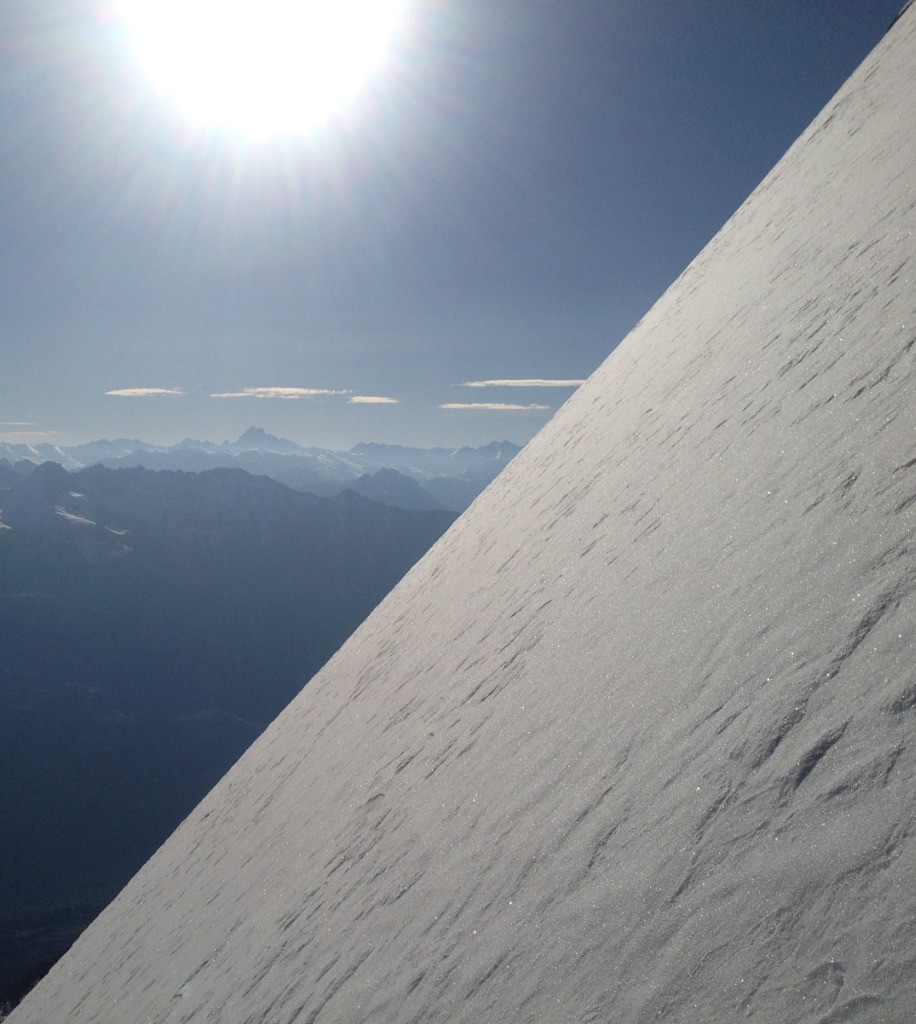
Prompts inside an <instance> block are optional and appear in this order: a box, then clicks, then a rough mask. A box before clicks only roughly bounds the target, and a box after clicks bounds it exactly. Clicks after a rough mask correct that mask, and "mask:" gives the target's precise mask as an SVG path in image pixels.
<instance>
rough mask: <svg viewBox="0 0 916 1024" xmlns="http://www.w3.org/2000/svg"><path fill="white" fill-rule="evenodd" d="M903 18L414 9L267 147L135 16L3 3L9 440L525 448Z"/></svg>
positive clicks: (583, 5) (646, 4)
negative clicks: (238, 125)
mask: <svg viewBox="0 0 916 1024" xmlns="http://www.w3.org/2000/svg"><path fill="white" fill-rule="evenodd" d="M901 3H902V0H869V2H868V3H863V2H862V0H805V2H798V0H795V2H791V3H790V2H783V0H768V2H766V3H753V4H744V3H741V4H737V3H734V0H728V2H725V0H704V2H702V3H700V2H694V3H690V2H688V3H673V2H670V0H664V2H663V0H603V2H598V0H563V2H560V0H553V2H539V0H524V2H523V0H499V2H494V0H487V2H483V0H452V2H450V0H414V2H411V3H409V4H408V10H407V15H406V21H405V25H404V28H403V31H402V33H401V35H400V36H399V38H398V42H397V44H396V46H395V47H394V51H393V52H392V54H391V58H390V60H389V62H388V65H387V66H386V67H385V68H384V69H383V71H382V72H380V73H379V74H378V75H377V77H376V78H375V79H374V80H373V81H372V83H371V85H370V86H368V87H367V88H366V90H365V91H364V92H363V93H362V94H361V95H360V96H359V97H358V98H357V99H356V100H355V101H354V102H353V104H352V105H351V106H350V107H348V108H347V109H346V110H344V111H343V112H342V113H341V114H340V115H339V116H338V117H337V118H336V119H334V120H333V121H332V122H331V123H329V124H328V125H327V126H326V127H325V128H324V129H323V130H321V131H318V132H316V133H313V134H311V135H308V136H304V137H284V138H267V139H261V140H258V141H256V142H251V141H245V140H243V139H240V138H238V137H235V136H232V135H230V134H226V133H224V132H220V131H218V130H205V129H202V128H200V127H196V126H194V125H192V124H189V123H188V122H187V121H185V120H184V119H182V117H181V116H180V114H179V113H178V112H177V111H175V110H174V109H172V108H171V107H169V106H168V105H167V104H166V103H164V102H163V101H162V99H161V98H160V97H159V96H157V95H156V93H155V92H154V90H153V89H152V88H151V86H150V84H149V82H148V80H147V79H146V78H145V77H144V75H143V73H142V71H141V69H140V67H139V66H138V65H137V62H136V60H135V59H134V55H133V52H132V50H131V49H130V47H129V45H128V41H127V39H126V38H125V36H124V33H123V31H122V29H121V27H120V26H119V24H118V22H117V21H116V20H115V19H114V18H113V17H112V13H111V12H112V10H113V9H114V7H113V3H112V2H102V0H43V2H42V3H41V4H37V3H31V4H29V3H25V2H24V0H23V2H20V0H0V29H2V46H3V53H2V55H0V57H2V65H0V118H2V123H0V128H2V131H0V155H2V160H3V167H4V175H3V178H2V184H0V189H2V193H0V194H2V203H0V239H2V248H0V260H2V273H0V346H2V348H0V439H4V440H50V441H55V442H59V443H75V442H79V441H86V440H90V439H94V438H98V437H117V436H122V437H123V436H127V437H139V438H142V439H144V440H149V441H159V442H163V443H170V442H174V441H177V440H179V439H181V438H183V437H186V436H192V437H206V438H209V439H212V440H217V441H219V440H223V439H224V438H234V437H237V436H238V435H239V434H241V433H242V432H243V431H244V430H245V428H246V427H248V426H250V425H251V424H254V423H256V424H258V425H260V426H263V427H264V428H265V429H267V430H269V431H271V432H273V433H276V434H280V435H283V436H286V437H290V438H293V439H295V440H297V441H299V442H301V443H307V444H319V445H323V446H328V447H336V448H344V447H349V446H350V445H352V444H354V443H356V442H357V441H359V440H368V441H386V442H393V443H405V444H420V445H432V444H446V445H452V444H480V443H485V442H486V441H489V440H492V439H495V438H500V439H501V438H508V439H511V440H514V441H517V442H524V441H525V440H527V439H528V438H529V437H531V436H532V435H533V434H534V433H535V432H536V431H537V430H538V429H539V428H540V427H541V426H542V425H543V424H544V423H545V422H546V420H547V419H548V418H549V416H550V414H551V412H552V411H553V410H554V409H556V408H557V407H558V406H559V405H560V404H561V403H562V401H563V400H564V399H565V398H566V397H567V396H568V395H569V394H570V387H569V386H568V385H566V386H556V387H552V386H551V387H548V386H534V385H533V384H532V383H531V382H533V381H557V380H560V381H575V380H578V379H582V378H584V377H587V376H588V375H589V374H590V373H591V372H592V371H593V370H594V369H595V368H596V367H597V366H598V365H599V364H600V363H601V362H602V361H603V360H604V358H605V357H606V356H607V355H608V354H609V353H610V352H611V350H612V349H613V348H614V346H615V345H616V344H617V343H618V342H619V341H620V340H622V338H623V337H624V336H625V335H626V334H627V332H628V331H629V329H630V328H631V327H632V326H633V325H634V323H635V322H636V321H637V320H638V319H639V318H640V317H641V316H642V314H643V313H644V312H645V311H646V310H647V309H648V308H649V306H650V305H651V304H652V303H653V301H654V300H655V299H656V298H657V297H658V296H659V295H660V294H661V293H662V292H663V291H664V290H665V288H666V287H667V286H668V284H670V282H671V281H672V280H673V279H674V278H675V277H676V276H677V275H678V274H679V273H680V271H681V270H683V268H684V267H685V266H686V265H687V263H689V262H690V260H691V259H692V258H693V257H694V256H695V255H696V253H697V252H698V251H699V250H700V249H701V248H702V246H703V245H704V244H705V243H706V242H707V241H708V240H709V239H710V238H711V237H712V236H713V235H714V234H715V232H716V231H717V230H718V228H719V227H720V226H721V225H722V224H723V223H724V221H725V220H726V219H727V218H728V217H729V216H730V215H731V213H733V212H734V210H735V209H736V208H737V207H738V205H739V204H740V203H741V202H742V201H743V200H744V199H745V198H746V197H747V195H748V194H749V193H750V192H751V191H752V189H753V188H754V187H755V186H756V184H757V183H758V182H759V181H760V179H761V178H762V177H763V176H764V174H765V173H766V172H767V171H768V170H769V169H770V168H771V167H772V166H773V164H774V163H775V162H776V161H777V160H778V159H779V157H780V156H781V155H782V153H783V152H784V151H785V149H786V148H787V147H788V146H789V145H790V144H791V143H792V142H793V141H794V139H795V138H796V137H797V136H798V134H799V133H800V132H801V131H802V130H803V128H804V127H805V126H806V125H807V123H808V122H809V121H810V120H811V119H812V117H813V116H814V115H815V114H816V113H817V112H818V110H819V109H820V108H821V107H822V106H823V105H824V103H826V101H827V100H828V99H829V98H830V96H831V95H832V94H833V93H834V92H835V91H836V89H837V88H838V87H839V86H840V85H841V84H842V82H843V81H844V80H845V79H846V78H847V77H848V75H849V74H850V73H851V72H852V71H853V70H854V68H855V67H856V66H857V64H858V63H859V62H860V61H861V60H862V59H863V57H864V56H865V55H866V54H867V53H868V51H869V50H870V49H871V48H872V47H873V46H874V45H875V44H876V43H877V42H878V40H879V39H880V37H881V35H882V34H883V32H884V30H885V29H886V27H887V25H888V24H889V23H890V21H891V20H892V18H893V17H894V15H895V14H896V13H897V11H898V9H899V7H900V6H901ZM474 381H476V382H486V381H493V382H497V383H494V384H492V385H489V386H485V387H484V386H479V387H473V388H472V387H466V386H463V385H464V384H465V383H466V382H474ZM508 381H528V382H529V384H528V385H526V386H509V385H508V384H507V383H506V382H508ZM150 390H152V391H153V392H163V393H149V392H150ZM110 392H128V393H126V394H110ZM131 392H133V393H131ZM217 396H220V397H217ZM365 398H376V399H378V398H385V399H389V401H387V402H378V401H375V402H368V401H359V400H358V399H365ZM467 405H471V406H480V405H515V406H521V407H534V408H518V409H513V410H505V409H502V410H501V409H485V408H470V409H468V408H462V407H463V406H467ZM455 406H457V407H458V408H454V407H455Z"/></svg>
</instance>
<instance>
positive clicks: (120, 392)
mask: <svg viewBox="0 0 916 1024" xmlns="http://www.w3.org/2000/svg"><path fill="white" fill-rule="evenodd" d="M105 394H106V395H114V396H115V397H116V398H155V397H156V396H157V395H171V396H173V397H174V396H176V395H183V394H184V391H182V390H181V388H118V389H117V390H116V391H106V392H105Z"/></svg>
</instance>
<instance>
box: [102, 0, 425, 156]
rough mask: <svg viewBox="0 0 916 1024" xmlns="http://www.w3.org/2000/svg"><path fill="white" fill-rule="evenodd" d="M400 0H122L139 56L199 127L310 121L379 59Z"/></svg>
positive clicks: (397, 18) (333, 108)
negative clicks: (331, 2)
mask: <svg viewBox="0 0 916 1024" xmlns="http://www.w3.org/2000/svg"><path fill="white" fill-rule="evenodd" d="M406 7H407V2H406V0H335V3H333V4H328V3H327V2H326V0H121V3H120V4H119V8H118V10H119V17H120V20H121V21H122V23H123V24H124V25H125V27H126V28H127V31H128V35H129V38H130V41H131V45H132V47H133V49H134V51H135V53H136V56H137V59H138V62H139V64H140V66H141V68H142V70H143V72H144V74H145V75H146V76H147V78H148V79H149V80H150V81H151V83H152V84H153V87H154V88H155V89H156V90H157V92H158V93H159V94H160V96H162V97H163V98H164V99H165V100H166V101H168V102H170V103H172V104H173V105H174V106H175V107H176V108H177V109H178V110H180V112H181V113H182V115H183V116H184V117H185V118H187V119H188V120H190V121H191V122H193V123H195V124H197V125H199V126H202V127H204V128H210V129H216V130H223V131H230V132H233V133H237V134H240V135H244V136H254V137H257V136H267V135H278V134H279V135H285V134H300V133H307V132H309V131H312V130H314V129H316V128H318V127H320V126H321V125H323V124H324V123H325V122H327V121H328V119H329V118H331V117H333V115H334V114H335V113H337V112H338V111H340V110H341V109H342V108H343V107H345V106H346V105H347V103H348V102H350V101H351V100H352V99H353V97H354V96H355V95H356V94H357V93H359V91H360V90H361V89H362V88H363V87H365V85H366V83H367V81H368V80H369V79H370V78H371V77H372V76H373V74H375V73H376V72H377V71H378V70H379V68H380V67H381V66H382V65H383V64H384V63H385V60H386V58H387V56H388V55H389V53H390V51H391V48H392V42H393V39H394V37H395V35H396V32H397V30H398V28H399V26H400V25H401V24H403V21H404V14H405V9H406Z"/></svg>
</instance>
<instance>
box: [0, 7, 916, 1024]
mask: <svg viewBox="0 0 916 1024" xmlns="http://www.w3.org/2000/svg"><path fill="white" fill-rule="evenodd" d="M914 110H916V8H911V9H910V10H909V11H907V12H906V14H904V15H903V16H902V17H901V19H900V20H899V21H898V22H897V24H896V25H895V27H894V29H893V30H892V31H891V33H890V34H889V35H888V36H887V37H886V38H885V40H884V41H883V42H882V43H881V44H880V45H879V47H878V48H877V49H876V50H875V52H874V53H873V54H872V55H871V56H870V57H869V58H868V59H867V60H866V61H865V63H864V64H863V66H862V67H861V68H860V69H859V70H858V71H857V72H856V74H855V75H854V76H853V78H852V79H851V80H850V81H849V82H848V83H847V85H846V86H845V87H844V88H843V89H842V90H841V91H840V93H839V94H838V95H837V96H836V97H835V99H834V100H833V101H832V102H831V103H830V104H829V106H828V107H827V108H826V109H825V111H824V112H823V113H822V114H821V115H820V116H819V117H818V118H817V119H816V121H815V122H814V123H813V124H812V126H811V127H810V128H809V129H808V130H807V131H806V132H805V134H804V135H803V136H802V138H801V139H800V140H799V141H798V143H796V145H795V146H794V147H793V148H792V149H791V150H790V151H789V153H788V154H787V155H786V157H785V158H784V159H783V160H782V161H781V162H780V163H779V165H778V166H777V167H776V168H775V170H774V171H773V172H772V173H771V174H770V175H769V176H768V177H767V178H766V179H765V181H764V182H763V183H762V185H761V186H760V187H759V188H758V189H757V190H756V192H755V193H754V194H753V195H752V197H751V198H750V199H749V200H748V202H747V203H746V204H745V205H744V206H743V207H742V208H741V209H740V210H739V211H738V212H737V213H736V214H735V216H734V217H733V218H732V219H731V220H730V221H729V222H728V224H726V226H725V227H724V228H723V229H722V231H721V232H720V233H719V235H717V236H716V238H715V239H714V240H713V241H712V242H711V243H710V244H709V245H708V246H707V248H706V249H705V250H704V251H703V252H702V253H701V254H700V255H699V257H698V258H697V259H696V260H695V261H694V263H693V264H692V265H691V266H690V267H689V268H688V269H687V270H686V271H685V272H684V274H683V275H682V276H681V277H680V278H679V279H678V280H677V281H676V282H675V283H674V285H673V286H672V287H671V289H670V290H669V291H668V292H667V293H666V295H665V296H664V297H663V298H662V299H661V300H660V301H659V302H658V304H657V305H656V306H655V307H654V308H653V309H652V310H651V311H650V312H649V313H648V315H647V316H646V317H645V318H644V320H643V321H642V322H641V323H640V324H639V325H638V326H637V328H636V329H635V330H634V331H633V332H632V334H631V335H630V336H629V338H628V339H627V340H626V341H625V342H624V343H623V344H622V345H621V346H620V348H619V349H618V350H617V351H616V352H615V353H614V354H613V355H612V356H611V358H609V359H608V361H607V362H606V363H605V364H604V365H603V366H602V367H601V368H600V369H599V370H598V372H596V373H595V375H594V376H593V377H592V378H591V379H590V380H589V382H588V383H587V384H586V385H584V386H583V387H582V388H581V389H580V390H579V391H578V392H577V394H576V395H575V396H574V397H573V398H572V399H571V400H570V401H569V402H568V403H567V404H566V405H565V406H564V407H563V408H562V409H561V410H560V412H559V413H558V414H557V415H556V416H555V417H554V419H553V420H552V421H551V423H550V424H549V425H548V426H547V427H546V428H545V429H544V430H543V431H542V433H541V434H540V435H539V436H538V437H537V438H536V439H535V440H534V441H533V442H531V443H530V444H529V445H528V447H527V448H526V449H525V450H524V452H523V453H522V454H521V455H519V456H518V457H517V458H516V459H515V460H514V461H513V462H512V464H511V465H510V466H509V467H508V468H507V469H506V470H505V471H504V472H503V473H502V475H501V476H500V477H499V479H498V480H497V481H496V482H495V484H494V485H493V486H492V487H490V488H489V489H488V490H487V491H486V492H485V493H484V494H483V495H482V496H481V497H480V498H479V499H478V500H477V501H476V502H475V504H474V505H473V506H472V507H471V509H470V510H469V512H468V513H467V514H466V515H464V516H463V517H462V518H461V519H460V520H459V521H458V522H457V523H456V525H455V526H454V527H453V528H452V529H451V531H449V533H448V534H446V536H445V537H444V538H443V539H442V540H441V541H440V542H439V543H438V545H436V546H435V547H434V548H433V549H432V551H431V552H430V553H429V555H427V557H426V558H425V559H423V560H422V561H421V562H420V563H419V564H418V565H417V566H416V567H415V568H414V569H413V570H412V572H411V573H410V574H409V575H408V576H407V577H406V578H405V580H404V582H403V583H402V584H401V585H400V586H399V587H398V588H396V590H395V591H394V592H393V593H392V594H391V595H390V596H389V598H388V599H387V600H386V601H385V602H384V603H383V604H382V605H381V606H380V608H379V609H378V610H377V611H376V613H375V614H373V615H372V616H371V617H370V618H369V620H367V622H366V623H365V624H364V626H363V627H362V628H361V629H360V630H359V631H358V632H357V633H356V634H355V635H354V637H353V638H352V639H351V640H350V641H349V642H348V643H347V644H346V645H345V646H344V648H343V649H342V650H341V651H340V652H339V653H338V654H337V655H336V656H335V657H334V658H333V659H332V660H331V662H330V663H329V664H328V665H327V667H326V668H325V669H324V670H323V671H322V673H320V674H319V675H318V676H317V677H316V678H315V679H314V681H313V682H312V683H311V684H310V685H309V686H308V687H307V688H306V690H305V691H304V692H303V693H302V695H301V696H300V697H299V698H298V699H297V700H296V701H295V702H294V703H293V704H292V705H291V706H290V708H289V709H288V710H287V711H286V712H285V713H284V714H283V715H282V716H281V717H280V718H279V719H278V720H277V722H276V723H275V724H274V725H273V726H272V727H271V729H269V730H268V731H267V733H266V734H265V735H264V736H263V737H262V739H261V740H260V741H259V742H258V743H257V744H256V745H255V746H254V747H253V748H252V749H251V750H250V751H249V753H248V754H247V755H246V756H245V757H244V758H243V759H242V760H241V761H240V762H239V764H238V765H237V766H236V767H235V768H234V769H233V770H232V771H231V772H230V773H229V774H228V775H227V777H226V778H225V779H224V780H223V781H222V782H221V783H220V785H219V786H217V788H216V789H215V790H214V791H213V792H212V793H211V795H210V796H209V797H208V798H207V799H206V800H205V801H204V802H203V803H202V804H201V806H200V807H199V808H198V809H197V810H196V811H195V812H194V813H193V814H192V815H191V816H190V817H189V818H188V820H187V821H186V822H185V823H184V825H183V826H182V827H181V828H180V829H179V831H178V832H177V833H176V834H175V835H174V836H173V837H172V839H171V840H170V841H169V842H168V843H167V844H166V845H165V846H164V847H163V848H162V849H161V850H160V851H159V852H158V853H157V854H156V855H155V856H154V857H153V859H152V860H151V861H150V862H149V864H148V865H147V866H146V867H145V868H144V869H143V870H142V871H141V872H140V874H139V875H138V876H137V877H136V878H135V879H134V880H133V882H132V883H131V884H130V885H129V886H128V888H127V889H126V890H125V891H124V892H123V894H122V895H121V896H120V897H119V898H118V899H117V900H116V901H115V902H114V904H113V905H112V906H111V907H110V908H109V909H108V910H107V911H106V912H105V913H104V914H103V915H102V917H101V918H100V919H99V920H98V921H97V922H96V923H95V925H93V926H92V927H91V928H90V929H89V930H88V932H87V933H86V934H85V935H84V936H83V938H82V939H81V940H80V941H79V942H78V943H77V945H76V946H75V947H74V949H73V950H72V951H71V953H70V954H69V955H68V956H67V957H66V958H65V959H64V960H63V961H62V962H61V963H60V964H59V965H58V966H57V967H56V968H55V969H54V970H53V971H52V973H51V974H50V975H49V976H48V977H47V978H46V979H45V981H44V982H43V983H42V984H41V985H40V986H39V987H38V989H37V990H36V991H35V992H34V993H33V994H32V995H31V997H29V999H27V1000H26V1002H25V1003H24V1004H23V1005H22V1006H21V1007H20V1008H19V1009H18V1011H16V1012H14V1014H13V1016H12V1020H13V1021H14V1022H15V1024H26V1022H36V1024H38V1022H40V1024H49V1022H52V1024H53V1022H62V1021H68V1022H72V1024H76V1022H89V1021H92V1022H112V1024H115V1022H117V1024H125V1022H126V1024H132V1022H138V1024H139V1022H147V1021H152V1022H169V1024H179V1022H191V1021H194V1022H203V1021H208V1020H212V1021H221V1022H224V1024H228V1022H240V1024H241V1022H246V1024H255V1022H258V1024H261V1022H263V1024H268V1022H269V1024H284V1022H294V1021H295V1022H299V1024H306V1022H309V1024H313V1022H320V1024H324V1022H356V1021H359V1022H363V1021H373V1022H386V1024H390V1022H419V1021H442V1022H445V1021H449V1022H465V1021H466V1022H475V1024H480V1022H489V1021H500V1020H506V1021H519V1022H522V1021H524V1022H529V1021H530V1022H534V1021H539V1022H544V1021H546V1022H567V1021H570V1022H571V1021H576V1022H598V1021H602V1022H603V1021H615V1022H648V1021H654V1022H657V1021H663V1022H674V1021H690V1022H692V1024H698V1022H724V1021H733V1020H737V1019H742V1020H745V1019H746V1020H756V1021H767V1022H775V1021H779V1022H794V1021H806V1022H819V1024H828V1022H829V1024H833V1022H839V1021H844V1022H850V1021H870V1022H874V1021H886V1022H891V1021H893V1022H900V1021H908V1020H911V1019H913V1017H914V1014H916V884H914V883H916V735H914V733H916V670H914V666H916V401H914V399H916V310H914V303H916V286H914V285H916V282H914V271H916V259H914V234H913V230H914V227H916V191H914V177H916V131H914V127H916V126H914V113H913V112H914Z"/></svg>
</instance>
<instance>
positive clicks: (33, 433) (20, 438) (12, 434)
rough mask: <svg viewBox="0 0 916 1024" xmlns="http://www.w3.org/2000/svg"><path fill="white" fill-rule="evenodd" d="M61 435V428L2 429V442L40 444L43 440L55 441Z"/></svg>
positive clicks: (0, 437)
mask: <svg viewBox="0 0 916 1024" xmlns="http://www.w3.org/2000/svg"><path fill="white" fill-rule="evenodd" d="M2 425H3V424H0V426H2ZM59 436H60V431H59V430H0V443H3V444H38V443H39V442H41V441H52V442H53V440H54V439H55V438H56V437H59Z"/></svg>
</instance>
